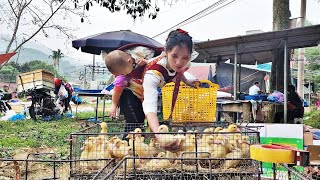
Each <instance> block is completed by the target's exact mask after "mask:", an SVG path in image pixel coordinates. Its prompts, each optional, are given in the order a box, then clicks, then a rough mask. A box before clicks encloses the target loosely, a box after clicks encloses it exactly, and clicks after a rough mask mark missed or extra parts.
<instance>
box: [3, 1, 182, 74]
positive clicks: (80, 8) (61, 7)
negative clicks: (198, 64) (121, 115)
mask: <svg viewBox="0 0 320 180" xmlns="http://www.w3.org/2000/svg"><path fill="white" fill-rule="evenodd" d="M163 1H164V2H166V1H167V0H163ZM171 1H173V0H171ZM175 1H178V0H175ZM171 3H172V2H171ZM94 4H98V5H100V6H101V7H105V8H107V9H108V10H109V11H110V12H112V13H113V12H117V11H121V10H126V12H127V14H129V15H131V17H132V18H133V19H135V18H137V17H143V16H145V14H146V13H149V16H148V17H149V18H152V19H155V18H156V17H157V13H158V12H159V11H160V8H159V7H158V6H157V0H154V3H152V0H139V1H137V0H73V1H67V0H37V1H35V0H6V2H4V3H2V2H0V14H1V15H3V17H4V18H0V28H1V27H2V28H3V29H6V30H7V32H8V33H9V34H10V37H8V38H6V41H8V45H7V47H6V53H8V52H9V51H17V50H18V49H19V48H20V47H21V46H22V45H24V44H25V43H26V42H28V41H30V40H31V39H32V38H33V37H34V36H36V35H37V34H39V33H42V35H44V36H45V37H49V32H50V31H49V29H53V30H56V31H59V32H60V33H61V34H63V35H65V36H66V37H67V38H68V39H72V38H73V35H72V33H71V32H72V31H73V29H70V28H68V27H66V26H62V25H58V23H54V21H53V20H54V18H55V17H61V18H63V20H65V19H66V18H68V17H69V18H70V17H71V16H70V15H76V16H79V17H81V22H84V19H85V18H87V17H86V16H85V10H87V11H89V9H90V7H91V6H93V5H94ZM66 24H67V23H66ZM4 26H6V27H4ZM26 29H27V30H26ZM18 37H21V39H22V41H19V40H18ZM13 44H15V47H13V48H12V46H13ZM6 63H7V62H5V63H3V64H2V65H1V66H0V69H1V68H2V66H4V65H5V64H6Z"/></svg>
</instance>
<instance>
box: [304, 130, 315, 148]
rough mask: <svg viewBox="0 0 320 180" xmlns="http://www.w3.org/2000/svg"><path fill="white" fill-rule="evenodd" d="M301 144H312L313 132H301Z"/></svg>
mask: <svg viewBox="0 0 320 180" xmlns="http://www.w3.org/2000/svg"><path fill="white" fill-rule="evenodd" d="M303 145H304V146H309V145H313V134H312V133H310V132H305V133H303Z"/></svg>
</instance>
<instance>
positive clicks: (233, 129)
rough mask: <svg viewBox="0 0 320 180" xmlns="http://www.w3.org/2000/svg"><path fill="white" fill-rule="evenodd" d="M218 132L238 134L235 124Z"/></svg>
mask: <svg viewBox="0 0 320 180" xmlns="http://www.w3.org/2000/svg"><path fill="white" fill-rule="evenodd" d="M219 132H239V131H238V127H237V125H235V124H230V125H229V126H228V128H227V129H223V130H221V131H219Z"/></svg>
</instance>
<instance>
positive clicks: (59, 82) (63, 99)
mask: <svg viewBox="0 0 320 180" xmlns="http://www.w3.org/2000/svg"><path fill="white" fill-rule="evenodd" d="M62 86H64V88H65V89H66V91H67V96H65V95H62V94H61V91H60V90H61V87H62ZM54 87H55V88H54V94H55V95H56V97H55V98H56V100H57V99H58V98H59V99H60V103H61V105H62V106H64V112H67V111H68V108H69V109H70V111H71V112H72V108H71V105H70V101H71V98H72V93H73V88H72V86H71V84H70V83H67V82H64V81H63V80H61V79H59V78H54Z"/></svg>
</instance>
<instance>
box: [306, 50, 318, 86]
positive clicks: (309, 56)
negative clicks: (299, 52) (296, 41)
mask: <svg viewBox="0 0 320 180" xmlns="http://www.w3.org/2000/svg"><path fill="white" fill-rule="evenodd" d="M305 57H306V60H307V62H308V64H307V66H306V73H305V75H306V76H305V78H306V79H307V80H308V81H311V82H313V83H314V84H315V85H316V87H315V91H319V90H320V87H319V84H320V48H319V47H309V48H305Z"/></svg>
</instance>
